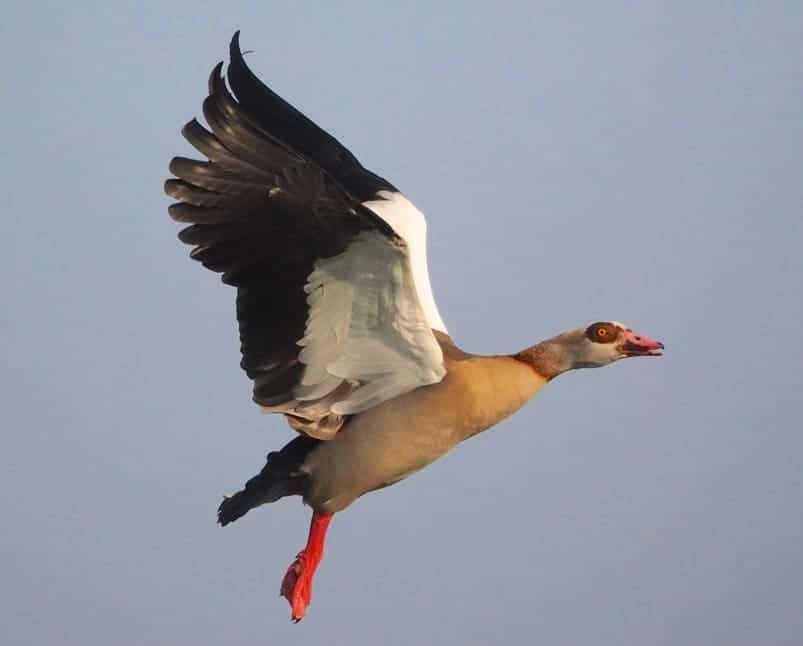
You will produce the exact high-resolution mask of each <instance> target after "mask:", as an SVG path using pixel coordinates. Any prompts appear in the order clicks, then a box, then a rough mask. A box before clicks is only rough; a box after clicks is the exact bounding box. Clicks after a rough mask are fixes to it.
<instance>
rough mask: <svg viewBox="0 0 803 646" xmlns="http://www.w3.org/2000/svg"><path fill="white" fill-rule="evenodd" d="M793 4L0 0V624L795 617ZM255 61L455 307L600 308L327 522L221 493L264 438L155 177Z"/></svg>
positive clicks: (567, 630) (111, 630) (299, 629)
mask: <svg viewBox="0 0 803 646" xmlns="http://www.w3.org/2000/svg"><path fill="white" fill-rule="evenodd" d="M802 12H803V10H802V9H801V7H800V5H799V3H796V2H762V3H747V2H719V1H712V2H702V3H700V2H671V1H668V0H667V1H664V2H656V1H652V2H638V3H637V2H619V1H616V0H613V1H610V2H604V3H600V2H588V3H565V2H511V3H504V2H503V3H499V2H495V3H480V2H458V1H454V2H442V3H429V2H405V3H374V2H370V3H369V2H363V3H359V2H342V3H328V2H327V3H325V2H318V3H304V2H296V3H288V2H282V3H277V2H253V3H239V2H235V3H226V4H221V3H220V2H205V1H201V0H193V1H192V2H189V1H187V0H177V1H176V2H171V3H161V2H116V3H107V2H85V3H80V6H78V5H77V4H76V5H75V6H74V3H61V2H60V3H56V2H29V3H21V2H16V3H13V4H12V6H11V7H10V8H7V9H6V12H5V15H4V18H3V21H2V23H0V53H1V54H2V61H3V65H2V71H0V79H2V88H3V90H2V104H1V105H0V115H1V116H2V119H0V128H2V132H1V133H0V135H1V136H0V141H1V142H2V145H0V174H1V176H2V178H3V182H2V203H3V206H2V219H1V220H0V236H1V239H2V245H3V252H2V254H0V270H1V271H2V275H3V279H4V280H3V284H4V286H3V289H2V293H3V298H2V307H1V308H0V344H2V365H3V369H2V372H0V393H2V394H1V395H0V397H2V405H1V406H0V415H1V416H2V417H1V418H0V425H1V428H2V430H1V432H2V451H0V510H2V531H0V572H2V574H1V575H0V635H2V639H1V641H2V643H3V644H14V645H16V644H37V645H40V644H65V645H71V644H76V645H77V644H80V645H82V646H86V645H95V644H97V645H107V644H122V645H129V644H131V645H137V644H149V645H160V644H164V645H168V644H171V645H174V644H188V645H189V644H192V645H201V644H232V645H239V644H248V645H251V644H256V643H264V644H296V643H298V644H301V643H318V644H343V645H349V646H352V645H355V644H357V645H358V644H379V643H381V644H391V645H395V644H398V645H402V644H493V643H538V644H551V645H562V644H634V645H639V646H642V645H645V644H646V645H652V644H667V645H676V644H686V645H688V644H700V645H710V644H729V645H731V646H737V645H750V646H755V645H756V644H762V645H764V644H800V643H803V612H802V610H803V428H801V427H802V426H803V424H801V414H800V408H801V405H800V397H801V385H803V383H802V381H803V380H801V376H800V370H801V362H802V361H803V330H801V318H803V304H802V303H803V299H802V298H801V289H802V288H803V262H802V261H801V250H803V224H802V222H803V218H802V217H801V216H803V181H802V180H803V152H801V151H802V150H803V63H802V61H803V16H802V15H801V13H802ZM236 28H241V29H243V36H242V43H243V47H244V48H245V49H254V50H255V53H253V54H252V55H250V56H249V58H248V61H249V63H250V65H251V66H252V67H253V68H254V69H255V70H256V71H257V72H258V73H259V74H260V75H261V76H262V77H263V78H265V79H266V80H267V81H268V82H270V83H271V84H272V85H273V86H274V87H275V88H276V89H277V90H278V91H279V92H280V93H282V94H283V95H284V96H286V97H287V98H289V99H290V100H292V101H293V102H294V103H296V104H297V105H298V106H300V107H301V108H302V109H303V110H304V111H306V112H307V113H309V114H310V115H311V116H312V117H313V118H315V119H316V120H318V121H319V122H320V123H321V124H322V125H323V126H325V127H326V128H328V129H329V130H331V131H332V132H333V133H335V135H336V136H338V137H339V138H340V139H342V140H343V141H344V142H346V143H347V144H348V145H349V146H350V147H351V148H352V150H353V151H355V153H356V154H357V155H358V156H359V157H360V159H361V160H362V161H363V162H364V163H365V164H366V165H368V166H369V167H371V168H373V169H375V170H376V171H378V172H379V173H381V174H383V175H386V176H387V177H389V178H390V179H391V180H392V181H393V182H394V183H396V184H397V185H399V186H400V187H401V188H402V189H403V190H404V191H405V192H406V193H407V194H408V195H409V196H410V197H411V198H412V199H413V200H414V201H415V202H416V204H417V205H418V206H419V207H420V208H421V209H422V210H424V211H425V212H426V213H427V214H428V216H429V223H430V267H431V273H432V276H433V281H434V285H435V290H436V293H437V295H438V300H439V303H440V307H441V310H442V313H443V316H444V318H445V319H446V321H447V324H448V325H449V327H450V331H451V332H452V334H453V336H454V337H455V339H456V340H457V341H458V342H459V343H460V344H461V345H462V346H463V347H465V348H467V349H470V350H473V351H477V352H488V353H491V352H502V351H513V350H517V349H520V348H522V347H524V346H526V345H529V344H531V343H533V342H535V341H538V340H540V339H541V338H543V337H545V336H548V335H550V334H553V333H555V332H557V331H560V330H562V329H565V328H567V327H573V326H576V325H581V324H585V323H588V322H591V321H593V320H597V319H600V318H615V319H619V320H622V321H625V322H627V323H628V324H630V325H632V326H633V327H634V328H636V329H637V330H639V331H641V332H644V333H645V334H648V335H651V336H654V337H656V338H659V339H662V340H663V341H665V342H666V345H667V348H668V352H667V355H666V356H665V357H664V358H663V359H661V360H639V361H630V362H623V363H621V364H618V365H616V366H614V367H612V368H608V369H606V370H603V371H584V372H578V373H574V374H570V375H568V376H565V377H562V378H561V379H559V380H558V381H557V382H555V383H554V384H553V385H551V386H550V387H549V388H547V389H545V391H544V392H543V393H542V394H541V395H539V396H538V398H537V399H536V401H535V402H533V403H531V404H530V405H529V406H528V407H527V408H526V409H524V410H523V411H522V412H520V413H519V414H517V415H516V416H515V417H514V418H513V419H511V420H509V421H507V422H505V423H503V424H502V425H501V426H500V427H498V428H497V429H495V430H493V431H492V432H490V433H487V434H485V435H483V436H480V437H478V438H477V439H475V440H473V441H472V442H469V443H467V444H466V445H464V446H462V447H460V448H459V449H458V450H456V451H454V452H453V453H452V454H450V455H449V456H447V457H446V459H444V460H443V461H441V462H440V463H437V464H436V465H434V466H433V467H431V468H429V469H427V470H426V471H424V472H422V473H420V474H418V475H416V476H415V477H413V478H411V479H410V480H408V481H406V482H404V483H403V484H401V485H399V486H396V487H392V488H390V489H386V490H384V491H382V492H380V493H377V494H374V495H370V496H368V497H366V498H364V499H362V500H360V501H358V503H356V504H355V505H354V506H353V507H352V508H351V509H350V510H349V511H348V512H347V513H343V514H341V515H339V516H337V517H336V518H335V520H334V523H333V524H332V529H331V532H330V541H329V544H328V552H327V557H326V559H325V561H324V563H323V565H322V567H321V569H320V570H319V573H318V577H317V580H316V587H315V597H314V600H313V605H312V607H311V609H310V614H309V615H308V617H307V619H306V620H305V621H304V622H303V623H302V624H300V625H299V626H293V625H291V624H290V622H289V621H288V616H289V611H288V608H287V605H286V603H285V602H284V600H282V599H279V598H278V596H277V593H278V586H279V582H280V580H281V577H282V575H283V573H284V570H285V568H286V567H287V565H288V564H289V562H290V561H291V560H292V558H293V556H294V555H295V553H296V551H297V550H298V549H299V548H300V547H301V546H302V545H303V543H304V540H305V538H306V531H307V522H308V514H309V512H308V510H307V509H305V508H303V507H302V506H301V505H300V504H299V503H298V502H297V501H295V500H290V501H282V502H281V503H279V504H276V505H273V506H272V507H266V508H263V509H261V510H259V511H258V512H257V513H253V514H250V515H249V516H247V517H246V518H244V519H243V520H242V521H240V522H238V523H236V524H235V525H233V526H231V527H229V528H226V529H225V530H222V529H220V528H218V527H216V526H215V523H214V520H215V508H216V506H217V504H218V502H219V500H220V497H221V495H222V494H223V493H224V492H231V491H233V490H235V489H236V488H238V487H239V486H240V485H241V484H242V483H243V482H244V480H245V479H246V478H248V477H249V476H251V475H252V474H254V473H256V471H257V470H258V469H259V468H260V467H261V465H262V463H263V459H264V454H265V453H266V452H267V451H268V450H269V449H272V448H276V447H278V446H280V445H281V444H282V443H283V442H284V441H286V440H287V439H288V438H289V437H291V433H290V431H289V430H288V429H287V428H286V427H285V425H284V423H283V421H282V420H281V419H280V418H273V417H266V416H263V415H262V414H260V413H259V412H258V410H257V409H256V408H255V407H254V406H252V405H251V404H250V384H249V382H248V381H247V379H246V377H245V376H244V375H243V374H242V373H241V372H240V371H239V369H238V367H237V364H238V361H239V356H238V341H237V335H236V328H235V323H234V307H233V298H234V293H233V291H232V290H229V289H226V288H224V287H223V286H222V285H220V284H219V282H218V280H217V278H216V276H215V275H213V274H210V273H207V272H204V271H202V269H201V268H200V267H199V266H197V265H196V264H194V263H192V262H191V261H190V260H188V259H187V251H188V249H186V248H183V247H182V246H181V245H180V244H179V243H178V242H177V240H176V239H175V234H176V231H177V229H178V227H177V226H176V225H175V224H174V223H172V222H171V221H170V220H169V219H168V217H167V215H166V206H167V204H168V202H169V200H168V199H167V198H166V197H164V196H163V195H162V188H161V185H162V181H163V180H164V179H165V177H166V176H167V162H168V159H169V158H170V157H171V156H172V155H173V154H177V153H183V154H187V153H188V152H189V151H190V150H189V146H188V145H187V144H186V143H185V142H184V141H183V140H182V139H181V138H180V136H179V132H178V131H179V128H180V126H181V125H182V124H183V123H184V122H185V121H187V120H189V119H190V118H191V117H192V116H194V115H198V114H200V103H201V100H202V98H203V97H204V96H205V83H206V76H207V74H208V72H209V70H210V69H211V67H212V65H213V64H214V63H215V62H217V61H218V60H221V59H222V58H224V57H225V56H226V55H227V45H228V41H229V38H230V36H231V35H232V33H233V32H234V30H235V29H236Z"/></svg>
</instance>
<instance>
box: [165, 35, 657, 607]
mask: <svg viewBox="0 0 803 646" xmlns="http://www.w3.org/2000/svg"><path fill="white" fill-rule="evenodd" d="M230 57H231V62H230V64H229V67H228V74H227V77H228V85H229V86H230V87H231V90H232V92H233V96H232V94H231V93H230V92H229V89H228V88H227V84H226V81H225V80H224V78H223V76H222V74H221V71H222V66H223V63H219V64H218V65H217V66H216V67H215V68H214V69H213V71H212V74H211V77H210V79H209V96H208V97H207V98H206V100H205V101H204V103H203V113H204V116H205V118H206V122H207V124H208V129H207V128H205V127H204V126H202V125H201V124H200V123H199V122H198V121H196V120H195V119H193V120H192V121H190V122H189V123H188V124H187V125H186V126H184V128H183V130H182V133H183V135H184V137H185V138H186V139H187V140H188V141H189V142H190V143H191V144H192V145H193V146H194V147H195V148H196V149H197V150H198V151H199V152H200V153H201V154H203V155H204V156H205V157H206V158H207V159H208V161H195V160H191V159H186V158H183V157H176V158H174V159H173V160H172V161H171V163H170V171H171V173H172V174H173V175H175V177H176V178H177V179H169V180H167V182H166V183H165V191H166V192H167V194H168V195H170V196H171V197H173V198H175V199H176V200H177V202H176V203H175V204H172V205H171V206H170V207H169V213H170V215H171V217H172V218H173V219H174V220H176V221H178V222H184V223H190V225H191V226H189V227H187V228H185V229H183V230H182V231H181V232H180V233H179V239H180V240H181V241H182V242H185V243H187V244H190V245H193V246H194V249H193V250H192V252H191V257H192V258H194V259H195V260H198V261H200V262H201V263H202V264H203V265H204V266H205V267H208V268H209V269H211V270H213V271H216V272H222V273H223V282H224V283H226V284H228V285H234V286H235V287H237V320H238V322H239V329H240V340H241V350H242V361H241V366H242V368H243V369H244V370H245V371H246V373H247V374H248V376H249V377H250V378H251V379H252V380H253V382H254V391H253V392H254V395H253V398H254V401H255V402H256V403H257V404H258V405H259V406H260V407H261V408H262V409H263V410H264V411H267V412H271V413H281V414H282V415H284V416H285V418H286V420H287V422H288V423H289V424H290V426H291V427H292V428H293V429H295V431H297V432H298V436H297V437H296V438H295V439H293V440H292V441H291V442H290V443H289V444H287V445H286V446H285V447H284V448H282V449H281V450H280V451H275V452H272V453H270V454H268V459H267V464H266V465H265V467H264V468H263V469H262V471H261V472H260V473H259V474H257V475H256V476H254V477H253V478H251V479H250V480H249V481H248V482H247V483H246V485H245V487H244V488H243V490H242V491H240V492H238V493H236V494H234V495H233V496H231V497H226V498H224V500H223V502H222V503H221V505H220V508H219V510H218V520H219V522H220V524H221V525H227V524H228V523H231V522H232V521H234V520H237V519H238V518H240V517H241V516H242V515H243V514H245V513H246V512H248V511H249V510H251V509H253V508H254V507H257V506H258V505H262V504H264V503H268V502H274V501H276V500H278V499H279V498H282V497H284V496H302V498H303V500H304V502H305V503H306V504H308V505H309V506H310V507H311V508H312V510H313V513H312V522H311V526H310V531H309V538H308V541H307V544H306V547H305V548H304V549H303V550H302V551H301V552H299V554H298V555H297V556H296V558H295V561H294V562H293V563H292V564H291V565H290V567H289V569H288V571H287V573H286V575H285V576H284V579H283V581H282V584H281V594H282V595H283V596H284V597H286V599H287V600H288V602H289V603H290V606H291V608H292V617H291V618H292V619H293V620H294V621H299V620H300V619H301V618H302V617H303V616H304V613H305V611H306V608H307V606H308V605H309V603H310V598H311V593H312V579H313V576H314V574H315V570H316V568H317V566H318V563H319V562H320V560H321V557H322V556H323V546H324V538H325V535H326V531H327V528H328V526H329V522H330V520H331V519H332V515H333V514H335V513H336V512H339V511H341V510H343V509H345V508H346V507H348V506H349V505H350V504H351V503H352V502H354V501H355V500H356V499H357V498H359V497H360V496H362V495H363V494H366V493H368V492H369V491H374V490H376V489H380V488H382V487H386V486H388V485H390V484H393V483H395V482H399V481H400V480H402V479H403V478H406V477H407V476H409V475H411V474H412V473H415V472H416V471H418V470H419V469H421V468H423V467H425V466H426V465H428V464H430V463H431V462H433V461H434V460H436V459H438V458H439V457H441V456H442V455H443V454H444V453H446V452H447V451H448V450H449V449H451V448H453V447H454V446H456V445H457V444H459V443H460V442H462V441H463V440H465V439H467V438H469V437H471V436H472V435H475V434H476V433H479V432H481V431H484V430H485V429H487V428H490V427H491V426H493V425H494V424H496V423H497V422H499V421H501V420H503V419H504V418H506V417H507V416H508V415H510V414H512V413H513V412H514V411H516V410H518V409H519V408H520V407H521V406H522V405H523V404H524V403H525V402H527V400H529V399H530V398H531V397H532V396H533V395H535V393H537V392H538V391H539V390H540V389H541V388H542V387H543V386H544V384H546V383H548V382H549V381H551V380H552V379H554V378H555V377H557V376H558V375H560V374H561V373H563V372H566V371H567V370H572V369H574V368H596V367H600V366H605V365H608V364H610V363H613V362H614V361H617V360H619V359H622V358H624V357H643V356H657V355H660V354H661V352H660V350H661V349H662V348H663V344H661V343H660V342H658V341H653V340H652V339H649V338H647V337H645V336H641V335H638V334H636V333H635V332H633V331H632V330H631V329H630V328H628V327H627V326H625V325H623V324H621V323H617V322H616V321H603V322H597V323H592V324H591V325H587V326H584V327H580V328H577V329H573V330H569V331H568V332H564V333H562V334H559V335H557V336H555V337H552V338H550V339H547V340H545V341H542V342H541V343H538V344H537V345H534V346H532V347H530V348H527V349H525V350H522V351H521V352H519V353H517V354H513V355H495V356H479V355H474V354H470V353H467V352H464V351H463V350H461V349H459V348H458V347H457V346H456V345H455V344H454V343H453V342H452V340H451V338H450V337H449V334H448V332H447V330H446V326H445V325H444V323H443V320H442V319H441V316H440V314H439V312H438V308H437V306H436V304H435V299H434V298H433V295H432V288H431V287H430V282H429V277H428V273H427V257H426V223H425V220H424V216H423V214H422V213H421V212H420V211H418V209H416V208H415V206H413V204H412V203H411V202H409V201H408V200H407V198H405V197H404V195H402V194H401V193H400V192H399V191H398V190H397V189H396V188H395V187H394V186H393V185H392V184H390V182H388V181H387V180H385V179H383V178H382V177H379V176H378V175H375V174H374V173H372V172H371V171H369V170H366V169H365V168H363V167H362V166H361V165H360V163H359V162H358V161H357V159H356V158H355V157H354V155H352V154H351V153H350V152H349V151H348V150H347V149H346V148H344V147H343V146H342V145H341V144H340V143H339V142H338V141H337V140H335V139H334V138H333V137H331V136H330V135H329V134H327V133H326V132H324V131H323V130H321V129H320V128H318V127H317V126H316V125H315V124H314V123H313V122H312V121H310V120H309V119H308V118H307V117H305V116H304V115H303V114H301V113H300V112H299V111H297V110H296V109H295V108H293V107H292V106H291V105H290V104H289V103H287V102H285V101H284V100H283V99H281V98H280V97H279V96H277V95H276V94H275V93H274V92H273V91H271V90H270V89H269V88H268V87H266V86H265V85H264V84H263V83H262V82H261V81H260V80H259V79H258V78H257V77H256V76H255V75H254V74H253V73H252V72H251V70H250V69H249V68H248V66H247V65H246V64H245V61H244V60H243V55H242V53H241V51H240V47H239V33H237V34H235V35H234V38H233V39H232V41H231V46H230Z"/></svg>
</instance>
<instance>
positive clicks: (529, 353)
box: [513, 342, 570, 381]
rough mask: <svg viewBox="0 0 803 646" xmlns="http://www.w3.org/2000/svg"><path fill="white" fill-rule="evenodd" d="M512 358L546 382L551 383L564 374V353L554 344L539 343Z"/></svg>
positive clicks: (567, 367) (565, 363)
mask: <svg viewBox="0 0 803 646" xmlns="http://www.w3.org/2000/svg"><path fill="white" fill-rule="evenodd" d="M513 358H514V359H516V360H517V361H521V362H522V363H525V364H527V365H528V366H529V367H530V368H531V369H532V370H533V371H535V373H536V374H537V375H539V376H541V377H543V378H544V379H546V380H547V381H552V380H553V379H554V378H555V377H557V376H558V375H559V374H561V373H564V372H566V371H567V370H568V369H569V367H570V366H568V365H567V362H566V358H565V353H564V352H563V351H562V349H561V348H560V347H559V346H558V345H557V344H555V343H549V342H544V343H539V344H538V345H534V346H532V347H529V348H527V349H526V350H522V351H521V352H519V353H517V354H514V355H513Z"/></svg>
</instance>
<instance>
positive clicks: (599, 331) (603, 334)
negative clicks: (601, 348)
mask: <svg viewBox="0 0 803 646" xmlns="http://www.w3.org/2000/svg"><path fill="white" fill-rule="evenodd" d="M597 336H598V337H599V338H600V339H604V338H605V337H606V336H608V330H607V329H606V328H604V327H601V328H598V329H597Z"/></svg>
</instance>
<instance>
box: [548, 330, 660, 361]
mask: <svg viewBox="0 0 803 646" xmlns="http://www.w3.org/2000/svg"><path fill="white" fill-rule="evenodd" d="M561 336H562V337H564V338H563V339H561V340H562V342H563V343H564V344H565V347H566V349H567V351H568V354H569V357H570V359H571V368H601V367H602V366H607V365H608V364H610V363H613V362H614V361H618V360H619V359H626V358H628V357H659V356H661V354H662V353H661V350H663V348H664V344H663V343H661V342H660V341H655V340H653V339H651V338H649V337H647V336H644V335H643V334H639V333H637V332H634V331H633V330H632V329H631V328H629V327H628V326H626V325H625V324H624V323H619V322H618V321H597V322H596V323H592V324H591V325H589V326H588V327H585V328H578V329H576V330H571V331H570V332H567V333H565V334H564V335H561Z"/></svg>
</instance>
